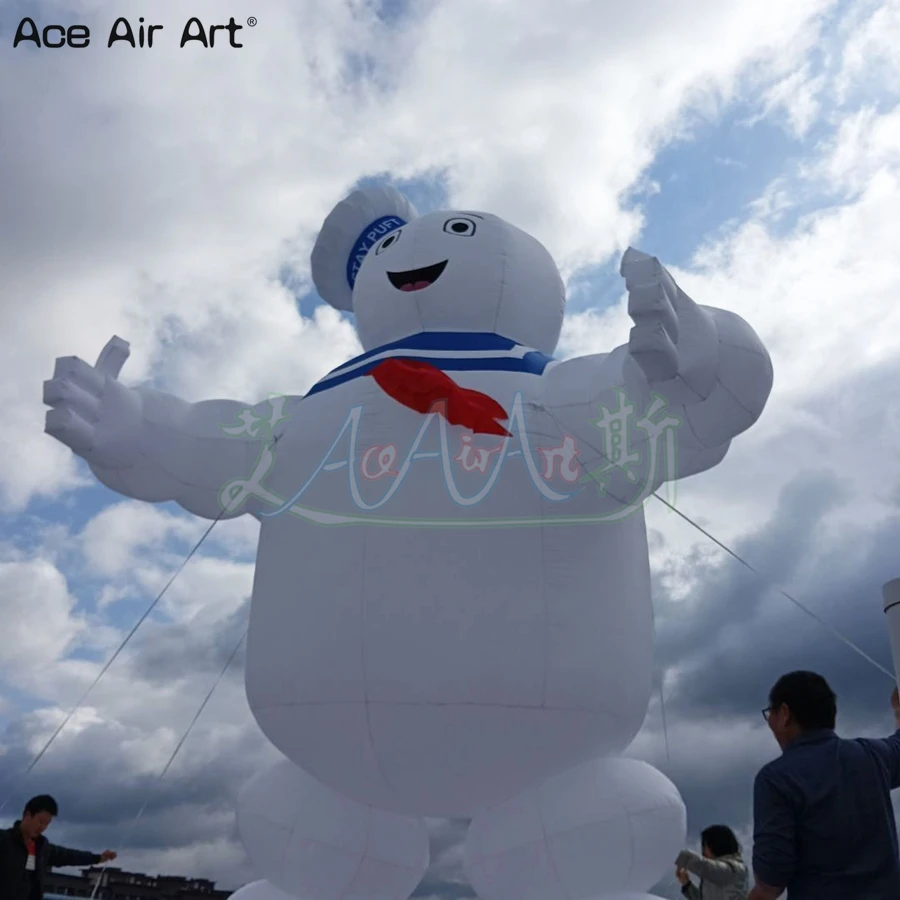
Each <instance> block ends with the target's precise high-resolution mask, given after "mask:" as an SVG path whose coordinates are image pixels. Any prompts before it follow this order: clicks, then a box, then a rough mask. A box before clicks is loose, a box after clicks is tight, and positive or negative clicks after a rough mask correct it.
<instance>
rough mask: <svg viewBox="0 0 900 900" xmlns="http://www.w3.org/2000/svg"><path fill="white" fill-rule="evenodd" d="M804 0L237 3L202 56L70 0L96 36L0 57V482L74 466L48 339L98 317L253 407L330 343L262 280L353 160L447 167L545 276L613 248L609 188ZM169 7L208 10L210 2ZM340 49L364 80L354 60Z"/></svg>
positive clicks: (773, 66) (791, 33) (798, 24)
mask: <svg viewBox="0 0 900 900" xmlns="http://www.w3.org/2000/svg"><path fill="white" fill-rule="evenodd" d="M827 5H828V4H827V3H826V2H823V0H804V2H797V3H793V4H784V3H780V2H778V0H766V2H764V3H759V4H736V5H732V6H730V7H728V6H726V5H722V4H719V3H714V2H712V0H691V2H684V3H681V4H678V5H668V6H665V7H659V5H658V4H650V3H638V4H631V5H630V6H628V7H627V8H625V7H621V6H612V5H610V4H599V5H587V6H586V5H585V4H583V3H576V2H571V3H554V4H553V5H552V10H553V12H552V15H548V10H549V9H550V7H548V5H547V4H546V2H538V0H530V2H528V3H520V4H517V5H516V7H515V9H514V10H513V8H512V7H509V6H508V5H502V4H501V5H500V6H496V5H490V4H488V5H485V4H483V3H477V2H474V0H466V2H453V3H447V2H445V3H435V4H431V5H430V6H428V7H427V8H422V7H417V8H416V13H415V15H416V16H417V18H416V19H414V20H412V21H411V22H407V23H406V24H403V25H401V26H399V32H398V31H396V30H395V31H392V32H391V33H390V34H388V32H386V30H385V26H384V25H383V24H382V23H380V22H379V20H378V19H377V18H376V16H375V15H374V13H373V10H372V7H370V6H368V5H365V4H357V3H354V4H343V3H330V2H329V3H319V4H313V5H310V4H305V5H304V7H303V10H302V12H301V11H300V10H296V9H294V8H293V7H291V6H290V5H289V4H287V3H284V2H276V3H270V4H269V5H268V7H267V9H266V11H265V14H264V15H260V14H259V12H260V11H259V10H254V14H256V15H257V17H258V18H259V25H258V26H257V27H256V28H254V29H249V28H245V30H244V32H243V34H242V38H243V40H244V43H245V47H244V48H243V49H242V50H230V48H222V49H216V50H208V51H203V50H202V48H200V49H198V48H197V47H190V46H189V47H186V48H185V49H183V50H179V49H177V47H176V46H175V40H174V39H175V38H176V36H177V31H178V30H179V28H180V23H181V22H182V20H183V19H184V18H185V16H184V9H183V6H181V5H179V4H175V3H172V2H168V3H159V4H157V5H156V7H155V8H154V13H153V18H154V20H155V21H158V22H160V23H163V24H164V25H165V27H166V29H167V30H166V31H165V32H163V33H162V34H161V39H160V41H159V42H158V44H157V45H156V46H155V47H154V48H153V49H152V50H144V51H132V50H131V48H127V47H123V46H122V45H118V46H114V47H113V48H111V49H109V50H107V49H106V48H105V46H103V44H102V40H101V36H102V35H103V34H104V33H105V31H106V30H107V29H108V28H109V26H110V24H111V22H112V20H113V18H114V17H115V16H114V15H113V12H114V9H115V8H114V6H113V5H111V4H109V3H83V4H80V6H79V7H78V8H77V9H76V11H77V12H78V13H79V14H80V15H81V16H82V17H83V19H84V20H85V21H88V22H89V23H90V24H91V25H92V26H93V27H94V33H95V35H97V38H96V40H97V41H98V42H99V44H98V45H95V46H92V47H90V48H87V50H85V51H83V52H82V51H79V54H80V55H77V56H76V54H75V53H63V54H57V55H55V56H53V55H50V54H49V53H47V52H46V51H45V52H43V53H41V54H39V55H37V56H35V55H33V54H31V55H29V54H28V53H26V52H24V51H23V50H22V48H19V50H17V52H16V54H9V55H7V56H6V57H5V58H4V60H3V61H2V62H0V67H2V68H0V92H2V93H0V100H2V104H3V107H4V109H5V110H6V115H7V121H8V123H9V125H8V127H9V129H10V133H14V134H16V136H17V137H16V141H15V142H14V143H13V144H12V145H11V146H10V148H9V153H8V156H7V160H6V166H5V170H4V171H5V173H7V174H6V175H5V176H4V179H5V183H4V185H3V190H4V195H5V196H6V197H7V198H8V201H9V208H11V209H14V210H15V211H16V212H15V215H14V216H13V217H12V218H10V220H8V221H7V222H6V223H3V224H0V233H2V237H3V240H2V241H0V261H2V264H3V269H4V279H5V284H4V296H5V297H6V298H7V299H6V300H5V301H4V304H3V313H2V315H3V330H4V334H5V335H6V336H7V338H8V339H9V341H8V352H7V353H6V354H5V355H4V360H3V361H2V366H3V372H4V378H3V379H2V381H0V384H2V388H0V392H2V393H0V401H2V403H3V405H4V408H5V409H6V410H7V419H6V424H7V427H6V429H4V431H3V434H2V435H0V447H2V450H0V452H2V454H3V457H4V459H5V460H6V461H7V465H6V466H5V467H4V471H3V472H2V473H0V493H2V499H3V502H4V503H5V505H6V506H7V507H8V508H10V509H21V508H22V507H23V506H24V505H25V504H26V503H27V502H28V500H29V498H31V497H33V496H54V495H56V494H58V493H59V492H60V491H64V490H68V489H71V488H72V487H74V486H76V485H78V484H79V483H81V481H80V478H81V477H83V472H84V470H83V469H79V468H78V467H76V465H75V464H74V462H73V459H72V457H71V454H69V453H67V452H66V451H65V450H64V449H63V448H62V447H60V446H57V445H56V444H54V443H53V442H52V441H51V440H50V439H49V438H47V437H45V436H43V435H42V434H41V430H42V417H43V409H42V407H41V405H40V397H39V394H40V383H41V381H42V380H43V379H45V378H49V377H50V374H51V370H52V360H53V359H54V357H56V356H63V355H70V354H76V355H79V356H82V357H83V358H85V359H87V360H89V361H91V362H92V361H93V360H94V358H95V356H96V354H97V353H98V352H99V350H100V348H101V347H102V346H103V344H104V343H105V342H106V340H107V339H108V337H109V336H110V335H112V334H113V333H119V334H120V335H121V336H123V337H125V338H126V339H130V340H131V341H132V343H133V355H132V359H131V360H130V361H129V363H128V364H127V366H126V368H125V370H124V371H123V375H122V377H123V379H124V380H126V382H129V383H130V382H131V381H139V380H142V379H145V378H147V377H148V376H154V377H157V378H158V379H159V380H160V381H161V382H162V383H164V384H166V385H168V386H169V387H171V388H173V389H175V390H177V391H179V392H181V393H182V394H183V395H184V396H186V397H187V398H188V399H200V398H204V397H208V396H210V395H212V396H223V395H225V396H229V395H230V396H234V397H235V398H238V399H247V400H253V401H255V400H256V399H258V398H259V397H261V396H264V394H265V392H267V391H280V392H293V391H302V390H304V389H305V388H306V387H307V386H308V385H309V384H310V383H311V382H312V381H313V380H314V379H315V378H316V377H319V376H320V375H321V374H322V373H323V372H324V371H327V370H328V369H329V368H331V367H333V366H334V365H336V364H337V363H338V362H340V361H342V360H343V359H345V358H346V357H347V356H348V355H350V354H352V353H353V352H354V351H355V350H356V349H357V347H358V345H357V343H356V339H355V336H354V334H353V332H352V330H351V329H350V326H349V325H348V324H347V322H346V321H344V320H342V319H340V318H339V317H338V316H337V315H335V314H333V313H332V312H331V311H329V310H323V311H317V313H316V315H315V316H314V318H313V319H312V320H309V319H300V318H299V317H298V316H297V315H296V311H295V307H294V298H293V296H292V294H291V293H290V292H289V291H288V290H286V289H285V288H284V287H283V286H282V285H281V284H280V283H279V280H278V277H279V273H280V272H282V271H284V270H285V267H287V270H293V272H294V275H293V276H292V277H293V280H294V281H296V283H297V287H296V288H295V289H298V290H303V289H304V287H305V286H308V285H309V281H308V265H307V255H308V252H309V249H310V245H311V241H312V238H313V237H314V235H315V233H316V231H317V229H318V227H319V225H320V223H321V221H322V219H323V217H324V215H325V214H326V213H327V212H328V210H329V208H330V206H331V205H332V204H334V203H335V202H336V201H337V200H339V199H340V197H341V195H342V194H343V192H344V191H346V189H347V187H348V186H349V185H350V184H351V183H352V182H353V181H354V180H356V179H357V178H358V177H360V176H361V175H364V174H373V173H375V172H380V171H386V170H389V171H392V172H394V173H395V174H398V175H400V176H404V177H405V176H415V175H421V174H425V173H441V172H446V175H447V184H448V187H449V189H450V193H451V195H452V197H453V198H454V199H455V200H458V201H459V202H461V203H465V204H474V205H479V206H484V207H486V208H490V209H492V210H494V211H496V212H498V213H500V214H502V215H506V216H507V217H509V218H510V219H512V220H513V221H515V222H517V223H518V224H521V225H522V226H523V227H526V228H530V229H532V230H533V231H535V233H536V234H537V235H538V236H539V237H541V238H543V239H544V240H545V241H546V242H547V243H548V246H550V248H551V249H552V250H553V251H554V252H556V253H557V254H558V256H559V258H560V261H561V263H562V264H563V266H564V268H565V269H566V270H567V271H571V269H572V267H573V266H574V265H575V264H579V263H588V262H597V261H600V260H602V259H604V258H605V257H606V256H607V255H608V254H609V253H611V252H613V251H614V250H615V249H616V248H617V247H618V248H622V247H624V245H625V244H626V243H627V242H628V241H629V240H630V239H631V237H632V236H633V235H634V233H635V231H636V229H637V228H638V227H639V226H640V223H641V213H640V211H639V210H636V209H632V208H629V207H627V206H626V205H624V204H625V200H624V197H625V195H626V194H627V193H628V192H629V191H630V190H631V189H632V188H633V187H634V186H635V185H636V183H637V182H638V181H639V180H640V179H641V178H642V175H643V170H644V169H645V167H646V166H647V165H648V164H649V163H650V161H651V160H652V158H653V155H654V152H655V150H656V148H657V147H658V146H660V145H661V143H663V142H665V141H666V140H667V139H669V138H670V137H672V136H673V135H676V134H684V133H687V132H686V131H685V128H688V129H689V126H688V125H687V124H686V123H687V120H686V119H685V118H684V116H685V113H686V111H688V110H690V109H692V108H693V109H697V110H700V112H701V114H703V115H715V114H717V111H718V110H720V109H721V108H722V104H723V103H724V102H727V100H728V98H730V97H733V96H734V95H735V93H736V92H737V91H738V89H739V83H740V78H741V77H742V73H744V72H746V71H749V69H748V66H749V67H751V68H752V71H753V78H754V79H755V80H756V81H759V80H760V79H762V81H764V80H765V72H766V71H769V70H771V71H772V72H773V73H775V75H778V74H779V73H781V72H783V71H784V69H785V67H786V66H787V67H788V68H789V67H790V61H791V60H793V58H794V56H795V55H796V52H797V51H796V47H798V46H801V47H802V46H805V43H806V42H807V41H808V40H809V37H808V36H807V33H809V34H812V33H815V30H816V28H815V25H814V22H815V16H816V15H817V13H819V12H820V11H821V10H823V9H825V8H827ZM248 8H249V7H248ZM191 11H192V13H194V14H196V15H198V16H200V17H201V18H202V19H203V20H204V21H207V22H212V21H217V19H218V18H219V17H220V15H221V9H220V8H219V7H218V6H217V5H215V4H213V3H211V2H210V0H205V2H199V3H198V4H195V6H194V7H192V9H191ZM235 12H236V13H237V12H238V11H237V10H235ZM118 13H119V10H115V15H118ZM236 18H240V16H236ZM551 22H552V26H550V25H549V23H551ZM598 34H602V35H603V43H602V47H603V51H602V52H598V47H599V45H598V43H597V40H596V35H598ZM398 46H402V47H404V48H405V52H404V53H402V54H397V53H396V52H394V50H393V49H392V48H395V47H398ZM350 54H353V55H354V56H353V57H352V58H353V59H356V60H357V63H351V56H350ZM359 61H364V62H359ZM352 65H359V66H364V65H367V66H368V67H369V69H368V71H369V72H370V73H371V74H370V75H367V76H366V77H364V78H362V79H361V80H358V81H357V80H354V78H353V76H352V75H351V72H352ZM25 71H27V73H28V74H27V75H24V74H22V73H24V72H25ZM20 75H22V77H21V78H20V77H19V76H20ZM22 78H24V79H25V81H24V82H22ZM20 83H26V84H28V86H29V88H28V90H27V91H22V90H20V89H19V88H18V87H17V88H13V87H12V85H14V84H20ZM754 83H755V82H754ZM276 86H277V87H276ZM38 96H40V98H41V100H40V103H39V104H38V102H37V100H36V98H37V97H38ZM225 98H227V102H226V100H225ZM473 98H477V102H475V101H473ZM38 110H40V111H39V112H38ZM500 122H502V123H503V125H502V127H498V123H500ZM61 146H65V148H66V150H65V154H60V152H59V150H58V148H59V147H61Z"/></svg>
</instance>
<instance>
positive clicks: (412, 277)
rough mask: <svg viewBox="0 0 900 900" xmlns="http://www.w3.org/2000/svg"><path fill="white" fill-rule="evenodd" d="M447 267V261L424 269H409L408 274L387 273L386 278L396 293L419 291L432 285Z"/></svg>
mask: <svg viewBox="0 0 900 900" xmlns="http://www.w3.org/2000/svg"><path fill="white" fill-rule="evenodd" d="M446 266H447V260H446V259H445V260H444V261H443V262H439V263H435V264H434V265H433V266H425V268H424V269H410V270H409V271H408V272H388V273H387V277H388V279H389V280H390V282H391V284H392V285H393V286H394V287H395V288H397V290H398V291H421V290H422V288H427V287H429V286H430V285H432V284H434V283H435V282H436V281H437V280H438V278H440V277H441V273H442V272H443V271H444V269H445V268H446Z"/></svg>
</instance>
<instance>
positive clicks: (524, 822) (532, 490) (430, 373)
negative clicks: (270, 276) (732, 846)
mask: <svg viewBox="0 0 900 900" xmlns="http://www.w3.org/2000/svg"><path fill="white" fill-rule="evenodd" d="M312 272H313V278H314V280H315V283H316V286H317V288H318V290H319V293H320V294H321V295H322V297H323V298H324V299H325V300H326V301H328V302H329V303H330V304H331V305H332V306H334V307H336V308H337V309H340V310H344V311H348V312H349V311H351V310H352V312H353V313H354V314H355V317H356V325H357V329H358V333H359V337H360V340H361V342H362V345H363V347H364V349H365V352H364V353H363V354H362V355H361V356H359V357H357V358H356V359H354V360H351V361H350V362H348V363H345V364H344V365H342V366H340V367H339V368H338V369H336V370H334V372H332V373H330V374H329V375H327V376H326V377H325V378H323V379H322V380H321V381H320V382H318V383H317V384H316V385H315V386H314V387H313V388H312V389H311V390H310V391H309V392H308V393H307V394H306V396H304V397H278V398H270V400H268V401H265V402H263V403H259V404H257V405H256V406H250V405H248V404H244V403H239V402H234V401H227V400H211V401H206V402H202V403H195V404H190V403H186V402H184V401H182V400H179V399H177V398H176V397H173V396H170V395H167V394H163V393H160V392H158V391H154V390H150V389H148V388H142V387H139V388H133V389H132V388H127V387H125V386H124V385H122V384H121V383H120V382H119V381H118V380H117V375H118V372H119V370H120V368H121V365H122V363H123V362H124V360H125V357H126V356H127V344H125V343H124V342H122V341H120V340H119V339H114V340H113V341H112V342H111V343H110V345H108V347H107V349H106V350H105V351H104V354H101V359H100V361H99V362H98V364H97V366H95V367H91V366H90V365H88V364H86V363H84V362H82V361H81V360H79V359H77V358H72V357H68V358H63V359H60V360H57V363H56V371H55V374H54V378H53V380H51V381H49V382H47V383H46V385H45V391H44V400H45V402H46V403H47V404H48V405H50V406H51V407H53V408H52V410H51V411H50V412H49V413H48V414H47V425H46V429H47V431H48V432H49V433H50V434H52V435H53V436H54V437H56V438H57V439H59V440H61V441H62V442H64V443H65V444H67V445H68V446H69V447H71V448H72V449H73V450H74V451H75V452H76V453H77V454H79V455H80V456H81V457H83V458H84V459H85V460H86V461H87V462H88V464H89V465H90V467H91V469H92V470H93V472H94V473H95V474H96V476H97V477H98V478H99V479H100V480H101V481H102V482H103V483H104V484H106V485H107V486H108V487H110V488H112V489H113V490H116V491H118V492H120V493H122V494H124V495H126V496H129V497H133V498H137V499H140V500H147V501H151V502H158V501H167V500H174V501H176V502H178V503H179V504H180V505H181V506H183V507H184V508H185V509H187V510H189V511H190V512H192V513H195V514H197V515H199V516H204V517H206V518H211V519H215V518H218V517H220V516H221V517H224V518H230V517H233V516H237V515H242V514H245V513H246V514H250V515H252V516H254V517H256V518H257V520H258V521H259V522H260V523H261V530H260V540H259V551H258V557H257V566H256V577H255V583H254V588H253V598H252V604H251V614H250V634H249V639H248V651H247V672H246V685H247V695H248V698H249V702H250V707H251V710H252V712H253V715H254V716H255V718H256V720H257V722H258V723H259V725H260V727H261V728H262V730H263V731H264V732H265V734H266V735H267V736H268V737H269V739H270V740H271V741H272V742H273V743H274V744H275V746H276V747H278V749H279V750H280V751H281V752H282V753H283V754H284V755H285V756H286V757H287V760H285V761H284V762H283V763H282V764H280V765H279V766H276V767H275V768H274V769H272V770H270V771H268V772H263V773H261V774H260V775H259V776H257V777H256V778H255V779H254V780H253V781H252V782H251V783H250V784H249V785H248V786H247V787H246V788H245V790H244V792H243V794H242V797H241V800H240V804H239V815H238V820H239V826H240V830H241V834H242V836H243V838H244V840H245V843H246V845H247V848H248V851H249V852H250V855H251V858H252V859H253V861H254V863H255V864H256V867H257V869H258V870H259V871H258V873H259V875H260V877H261V878H263V879H266V880H267V881H268V882H269V883H270V884H272V885H274V886H275V887H276V888H277V889H278V890H284V891H288V892H289V893H291V894H293V895H295V896H301V897H309V898H310V900H326V898H331V897H333V898H334V900H337V898H338V897H339V896H340V897H347V896H352V895H354V894H356V893H358V894H359V895H360V897H362V896H363V895H364V894H365V896H367V897H370V898H371V897H373V896H381V897H385V898H390V900H403V898H405V897H406V896H408V895H409V893H410V892H411V891H412V890H413V889H414V888H415V885H416V883H417V882H418V880H419V878H420V877H421V875H422V874H423V872H424V871H425V868H426V867H427V864H428V850H427V835H426V832H425V829H424V825H423V823H422V820H421V818H420V817H423V816H448V817H462V818H472V819H473V822H472V825H471V827H470V831H469V837H468V838H467V844H466V859H467V867H468V871H469V874H470V877H471V878H472V881H473V884H474V885H475V887H476V890H478V891H479V893H480V894H482V895H483V896H484V897H485V898H490V900H512V897H513V896H515V897H517V898H519V900H521V898H526V900H527V898H530V897H532V896H533V897H535V898H537V897H540V898H541V900H552V898H554V897H560V898H563V897H565V898H567V900H582V898H588V897H596V896H599V895H601V894H602V892H603V891H607V892H610V893H615V892H628V891H632V892H633V891H637V892H641V891H646V890H649V889H650V888H652V886H653V885H654V884H655V883H656V881H657V880H658V879H659V878H660V877H661V876H662V875H664V874H665V873H666V872H668V871H670V869H671V866H672V861H673V860H674V858H675V856H676V855H677V852H678V850H679V848H680V846H681V844H682V842H683V840H684V830H685V810H684V806H683V804H682V801H681V798H680V797H679V795H678V792H677V790H676V789H675V788H674V786H673V785H672V784H671V783H670V782H669V781H668V780H667V779H666V778H665V777H664V776H663V775H661V774H660V773H658V772H656V771H655V770H653V769H652V768H651V767H649V766H647V765H646V764H644V763H638V762H636V761H634V760H627V759H617V758H611V757H614V756H615V755H616V754H620V753H621V752H622V751H623V750H624V749H625V748H626V747H627V746H628V744H629V743H630V742H631V741H632V739H633V738H634V736H635V735H636V733H637V732H638V730H639V729H640V727H641V725H642V723H643V720H644V717H645V714H646V711H647V707H648V703H649V698H650V692H651V684H652V672H653V658H652V643H653V629H652V608H651V596H650V567H649V560H648V548H647V536H646V528H645V524H644V518H643V512H642V501H643V500H644V499H645V498H646V497H648V496H649V494H650V493H651V492H652V491H653V490H655V489H656V488H657V487H659V486H660V485H661V484H662V483H663V482H665V481H672V480H674V479H677V478H686V477H688V476H690V475H693V474H696V473H698V472H702V471H704V470H706V469H709V468H711V467H712V466H714V465H716V464H717V463H718V462H719V461H720V460H721V459H722V458H723V457H724V456H725V453H726V451H727V450H728V446H729V443H730V441H731V440H732V439H733V438H734V437H736V436H737V435H738V434H740V433H742V432H743V431H745V430H746V429H748V428H749V427H750V426H751V425H752V424H753V423H754V422H755V421H756V419H757V418H758V417H759V415H760V414H761V412H762V410H763V407H764V405H765V403H766V400H767V398H768V395H769V392H770V390H771V386H772V367H771V363H770V361H769V357H768V354H767V353H766V350H765V348H764V347H763V345H762V344H761V343H760V341H759V339H758V338H757V336H756V334H755V333H754V332H753V330H752V329H751V328H750V327H749V326H748V325H747V323H746V322H744V321H743V320H742V319H740V318H739V317H738V316H736V315H734V314H732V313H730V312H726V311H724V310H721V309H715V308H712V307H704V306H698V305H697V304H696V303H694V301H693V300H691V299H690V298H689V297H688V296H687V295H686V294H685V293H684V292H683V291H682V290H681V289H680V288H679V287H678V285H677V284H675V282H674V281H673V280H672V278H671V276H670V275H669V274H668V272H667V271H666V270H665V269H664V268H663V267H662V266H661V265H660V264H659V262H658V261H657V260H656V259H654V258H651V257H649V256H647V255H645V254H643V253H639V252H638V251H636V250H631V249H629V250H628V251H627V252H626V253H625V255H624V257H623V260H622V266H621V272H622V275H623V276H624V279H625V286H626V288H627V291H628V310H629V314H630V315H631V317H632V319H633V320H634V322H635V326H634V328H633V329H632V331H631V335H630V338H629V341H628V343H627V344H626V345H624V346H621V347H618V348H616V349H615V350H613V351H612V352H610V353H599V354H596V355H591V356H585V357H581V358H577V359H570V360H567V361H557V360H554V359H553V358H552V356H551V354H552V353H553V351H554V348H555V347H556V344H557V341H558V339H559V336H560V330H561V325H562V320H563V308H564V303H565V296H564V287H563V284H562V281H561V279H560V275H559V273H558V270H557V267H556V265H555V264H554V261H553V259H552V258H551V257H550V255H549V253H548V252H547V251H546V250H545V248H544V247H543V246H542V245H541V244H540V243H538V242H537V241H536V240H535V239H534V238H532V237H530V236H529V235H527V234H525V233H524V232H522V231H520V230H519V229H517V228H515V227H513V226H512V225H510V224H508V223H506V222H504V221H503V220H501V219H499V218H497V217H496V216H492V215H488V214H486V213H475V212H467V211H460V212H456V211H454V212H435V213H431V214H429V215H424V216H422V217H419V216H418V215H417V214H416V212H415V210H413V208H412V207H411V206H410V204H409V203H408V202H407V201H406V200H405V199H404V198H403V197H402V196H401V195H399V194H398V193H397V192H396V191H394V190H393V189H389V188H371V189H365V190H361V191H357V192H355V193H354V194H352V195H351V196H350V197H349V198H348V199H346V200H344V201H343V202H341V203H340V204H339V205H338V206H337V207H336V208H335V209H334V210H333V212H332V213H331V214H330V215H329V217H328V218H327V219H326V221H325V223H324V226H323V228H322V231H321V234H320V235H319V238H318V241H317V243H316V246H315V248H314V250H313V255H312ZM260 836H261V837H262V839H261V840H260Z"/></svg>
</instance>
